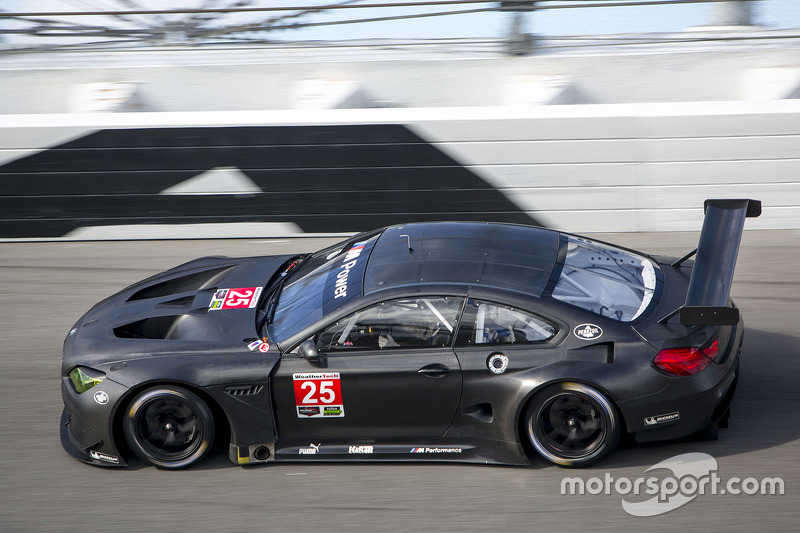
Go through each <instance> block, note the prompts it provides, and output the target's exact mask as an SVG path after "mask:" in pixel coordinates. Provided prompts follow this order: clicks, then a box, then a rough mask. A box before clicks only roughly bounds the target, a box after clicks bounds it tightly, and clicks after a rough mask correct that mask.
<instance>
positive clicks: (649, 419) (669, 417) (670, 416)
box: [644, 411, 681, 426]
mask: <svg viewBox="0 0 800 533" xmlns="http://www.w3.org/2000/svg"><path fill="white" fill-rule="evenodd" d="M680 418H681V413H680V412H679V411H675V412H674V413H667V414H665V415H657V416H646V417H645V418H644V425H645V426H655V425H656V424H663V423H664V422H673V421H675V420H680Z"/></svg>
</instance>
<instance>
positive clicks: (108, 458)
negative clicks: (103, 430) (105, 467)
mask: <svg viewBox="0 0 800 533" xmlns="http://www.w3.org/2000/svg"><path fill="white" fill-rule="evenodd" d="M89 457H91V458H92V459H96V460H98V461H105V462H106V463H114V464H115V465H118V464H119V457H114V456H113V455H108V454H107V453H103V452H96V451H94V450H89Z"/></svg>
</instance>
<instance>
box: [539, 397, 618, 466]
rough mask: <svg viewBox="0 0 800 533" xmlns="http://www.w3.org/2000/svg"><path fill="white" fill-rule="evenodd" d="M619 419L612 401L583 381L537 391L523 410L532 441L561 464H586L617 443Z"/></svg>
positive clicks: (542, 452)
mask: <svg viewBox="0 0 800 533" xmlns="http://www.w3.org/2000/svg"><path fill="white" fill-rule="evenodd" d="M620 424H621V421H620V419H619V416H618V415H617V412H616V410H615V409H614V407H613V406H612V405H611V402H610V401H609V400H608V399H607V398H606V397H605V396H604V395H603V394H602V393H600V392H599V391H597V390H596V389H594V388H592V387H589V386H587V385H584V384H582V383H570V382H565V383H558V384H555V385H551V386H549V387H546V388H544V389H543V390H541V391H540V392H538V393H537V394H536V395H535V396H534V397H533V400H532V401H531V403H530V404H529V405H528V409H527V410H526V414H525V426H526V429H527V433H528V438H529V439H530V442H531V444H533V447H534V448H535V449H536V451H537V452H539V454H540V455H541V456H542V457H544V458H545V459H547V460H549V461H552V462H553V463H556V464H558V465H561V466H570V467H584V466H589V465H592V464H594V463H596V462H597V461H599V460H600V459H602V458H603V457H605V456H606V455H608V454H609V453H611V452H612V451H613V450H614V448H616V447H617V443H618V442H619V437H620V433H621V429H620Z"/></svg>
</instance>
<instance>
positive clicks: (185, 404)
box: [124, 385, 214, 469]
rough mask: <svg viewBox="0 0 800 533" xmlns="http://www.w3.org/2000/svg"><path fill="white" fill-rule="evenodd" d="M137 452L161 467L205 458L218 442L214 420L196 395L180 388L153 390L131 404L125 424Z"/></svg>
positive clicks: (181, 464)
mask: <svg viewBox="0 0 800 533" xmlns="http://www.w3.org/2000/svg"><path fill="white" fill-rule="evenodd" d="M124 430H125V438H126V440H127V441H128V444H129V445H130V447H131V449H132V450H133V452H134V453H135V454H136V455H137V456H138V457H139V458H140V459H143V460H144V461H147V462H149V463H151V464H154V465H155V466H158V467H160V468H170V469H175V468H184V467H187V466H189V465H192V464H194V463H196V462H198V461H199V460H200V459H202V458H203V457H204V456H205V455H206V453H208V451H209V449H210V448H211V443H212V441H213V440H214V417H213V415H212V414H211V410H210V409H209V408H208V406H207V405H206V404H205V402H204V401H203V400H201V399H200V397H199V396H197V395H196V394H195V393H193V392H191V391H189V390H187V389H184V388H182V387H176V386H171V385H170V386H158V387H152V388H149V389H147V390H145V391H143V392H142V393H140V394H139V395H137V396H136V397H135V398H134V400H133V402H131V404H130V407H129V408H128V412H127V413H126V415H125V421H124Z"/></svg>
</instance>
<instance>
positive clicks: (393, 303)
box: [314, 296, 464, 352]
mask: <svg viewBox="0 0 800 533" xmlns="http://www.w3.org/2000/svg"><path fill="white" fill-rule="evenodd" d="M463 302H464V299H463V298H453V297H444V296H422V297H416V298H400V299H397V300H388V301H386V302H381V303H379V304H377V305H373V306H372V307H368V308H366V309H363V310H361V311H358V312H356V313H354V314H352V315H350V316H348V317H346V318H343V319H342V320H340V321H339V322H337V323H335V324H333V325H332V326H329V327H328V328H326V329H325V330H323V331H322V332H320V333H318V334H317V335H315V336H314V341H315V342H316V344H317V349H318V350H319V351H320V352H331V351H343V350H379V349H392V348H415V347H423V346H425V347H428V346H449V345H450V343H451V342H452V340H453V335H454V334H455V329H456V327H457V323H456V320H457V318H458V313H459V312H460V311H461V305H462V304H463Z"/></svg>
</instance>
